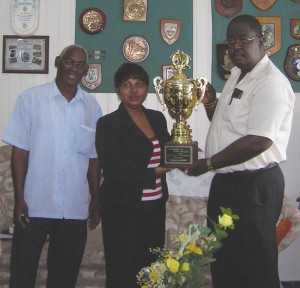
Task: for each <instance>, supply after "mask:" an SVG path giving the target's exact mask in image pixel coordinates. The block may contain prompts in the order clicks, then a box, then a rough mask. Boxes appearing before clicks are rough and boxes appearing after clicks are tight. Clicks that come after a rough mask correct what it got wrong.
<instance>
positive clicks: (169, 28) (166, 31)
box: [160, 19, 181, 45]
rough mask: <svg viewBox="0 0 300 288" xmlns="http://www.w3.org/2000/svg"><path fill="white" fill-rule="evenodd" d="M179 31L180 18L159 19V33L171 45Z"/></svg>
mask: <svg viewBox="0 0 300 288" xmlns="http://www.w3.org/2000/svg"><path fill="white" fill-rule="evenodd" d="M180 32H181V20H174V19H172V20H166V19H162V20H161V21H160V34H161V37H162V38H163V39H164V41H165V42H166V43H167V44H169V45H172V44H173V43H174V42H176V41H177V39H178V37H179V35H180Z"/></svg>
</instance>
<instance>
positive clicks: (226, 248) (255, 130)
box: [185, 15, 295, 288]
mask: <svg viewBox="0 0 300 288" xmlns="http://www.w3.org/2000/svg"><path fill="white" fill-rule="evenodd" d="M226 37H227V44H228V51H229V57H230V59H231V61H232V62H233V64H234V65H235V67H233V68H232V70H231V76H230V77H229V79H228V80H227V82H226V84H225V86H224V89H223V91H222V94H221V96H220V98H219V100H218V99H217V97H216V92H215V91H214V89H213V87H212V86H211V85H210V84H208V85H207V87H206V93H205V96H204V98H203V101H202V102H203V103H205V104H204V105H205V108H206V113H207V115H208V118H209V119H210V120H211V121H212V122H211V125H210V129H209V132H208V137H207V139H206V149H205V154H206V157H207V158H206V159H199V160H198V161H197V162H196V163H195V165H193V166H192V167H190V168H187V169H186V170H185V172H186V174H188V175H191V176H198V175H201V174H203V173H206V172H207V171H208V170H211V171H213V170H215V171H216V174H215V176H214V178H213V180H212V184H211V187H210V192H209V199H208V207H207V214H208V217H209V219H214V220H215V219H217V217H218V213H219V207H220V206H223V207H230V208H231V209H232V211H234V213H236V214H238V215H239V217H240V220H239V221H237V223H236V225H235V229H234V231H229V233H230V237H228V238H226V239H225V240H224V242H223V247H222V249H220V250H219V251H218V252H217V254H216V261H215V262H213V263H212V264H211V272H212V280H213V287H214V288H237V287H245V288H279V287H280V281H279V276H278V249H277V245H276V223H277V220H278V217H279V215H280V211H281V208H282V202H283V195H284V176H283V173H282V171H281V169H280V167H279V165H278V163H281V162H283V161H285V160H286V148H287V144H288V140H289V135H290V131H291V124H292V116H293V107H294V101H295V95H294V93H293V90H292V88H291V85H290V83H289V81H288V80H287V78H286V77H285V76H284V75H283V73H281V72H280V70H279V69H278V68H277V67H276V66H275V65H274V64H273V63H272V61H271V60H270V59H269V57H268V55H267V54H266V53H265V50H264V36H263V33H262V29H261V24H260V23H259V21H258V20H257V19H256V18H255V17H253V16H250V15H239V16H237V17H235V18H234V19H232V20H231V22H230V23H229V25H228V28H227V35H226Z"/></svg>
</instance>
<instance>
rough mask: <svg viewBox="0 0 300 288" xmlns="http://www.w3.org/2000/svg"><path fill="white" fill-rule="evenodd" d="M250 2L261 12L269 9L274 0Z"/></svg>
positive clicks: (254, 0)
mask: <svg viewBox="0 0 300 288" xmlns="http://www.w3.org/2000/svg"><path fill="white" fill-rule="evenodd" d="M251 1H252V3H253V5H254V6H255V7H256V8H258V9H260V10H262V11H265V10H268V9H270V8H271V7H272V6H273V5H274V4H275V2H276V0H251Z"/></svg>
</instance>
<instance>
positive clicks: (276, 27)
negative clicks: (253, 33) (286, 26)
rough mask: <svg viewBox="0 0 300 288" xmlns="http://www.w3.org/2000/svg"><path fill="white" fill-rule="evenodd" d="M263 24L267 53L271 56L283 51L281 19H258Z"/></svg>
mask: <svg viewBox="0 0 300 288" xmlns="http://www.w3.org/2000/svg"><path fill="white" fill-rule="evenodd" d="M256 18H257V19H258V21H259V22H260V24H261V28H262V32H263V35H264V47H265V51H266V53H267V54H268V55H269V56H271V55H273V54H275V53H277V52H278V51H279V50H280V49H281V18H280V17H256Z"/></svg>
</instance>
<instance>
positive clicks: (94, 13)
mask: <svg viewBox="0 0 300 288" xmlns="http://www.w3.org/2000/svg"><path fill="white" fill-rule="evenodd" d="M79 24H80V27H81V29H82V30H83V31H84V32H86V33H89V34H97V33H100V32H101V31H102V30H103V29H104V27H105V24H106V16H105V14H104V13H103V11H102V10H100V9H98V8H88V9H85V10H84V11H82V13H81V14H80V17H79Z"/></svg>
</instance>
